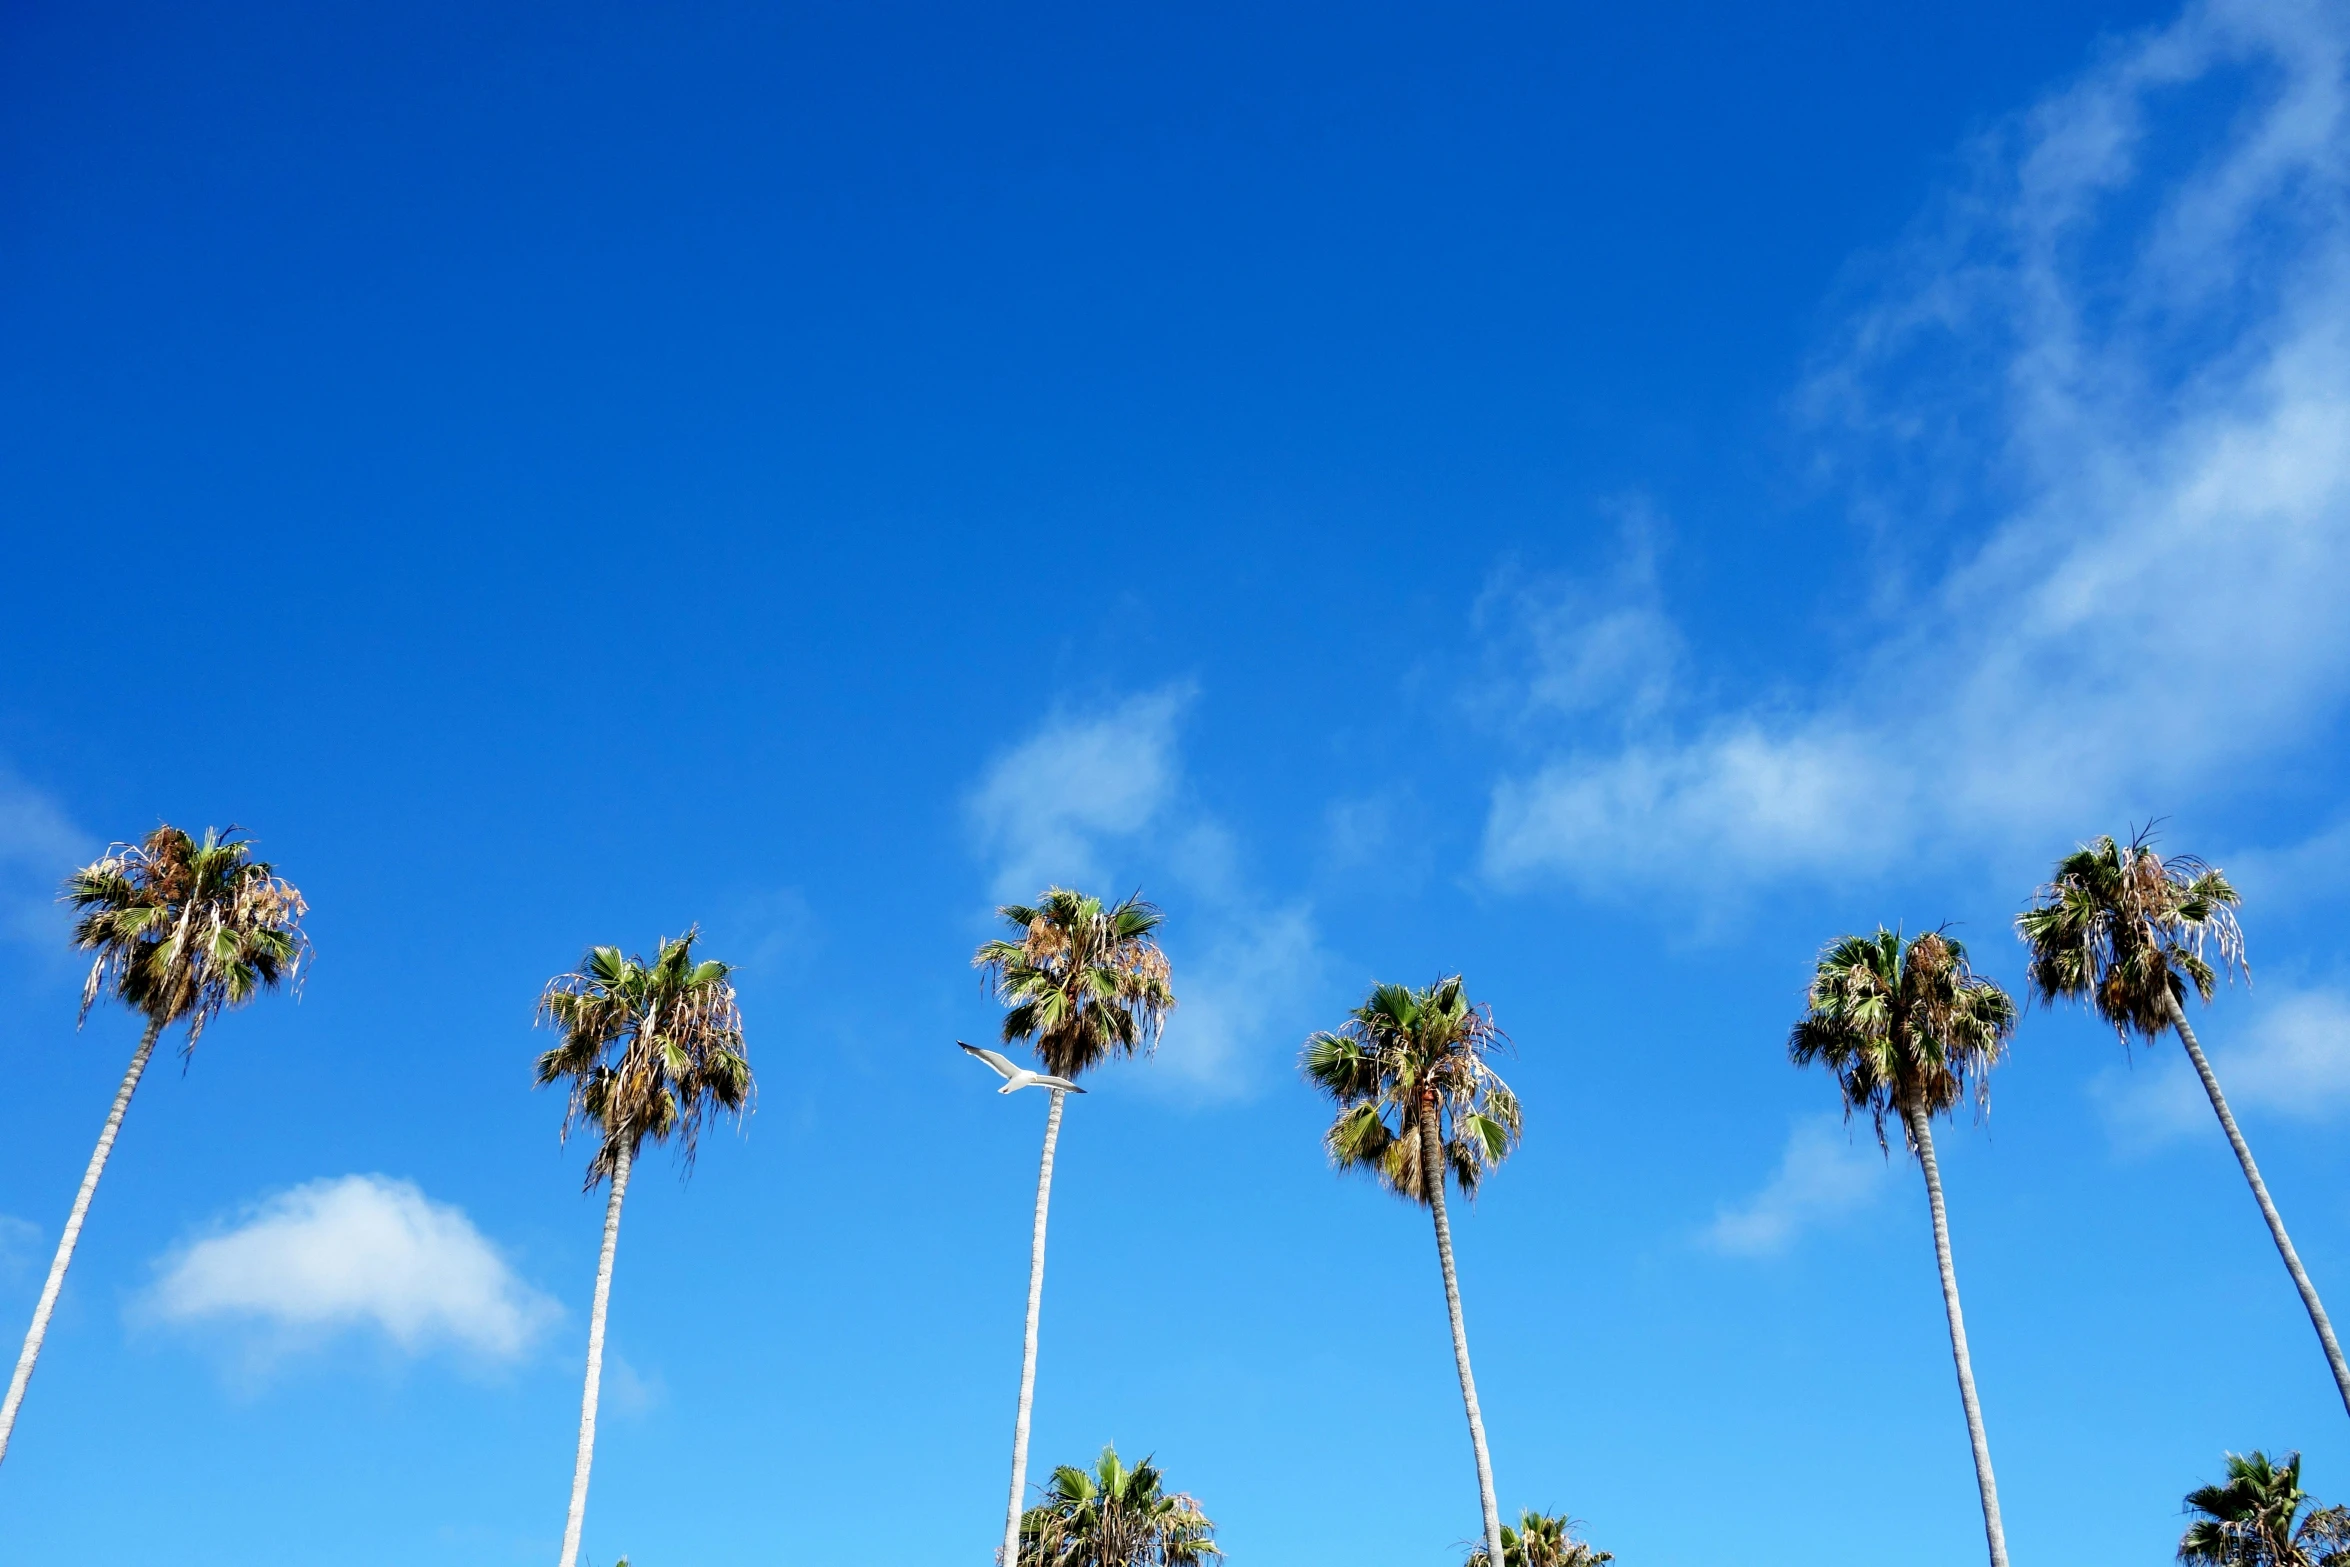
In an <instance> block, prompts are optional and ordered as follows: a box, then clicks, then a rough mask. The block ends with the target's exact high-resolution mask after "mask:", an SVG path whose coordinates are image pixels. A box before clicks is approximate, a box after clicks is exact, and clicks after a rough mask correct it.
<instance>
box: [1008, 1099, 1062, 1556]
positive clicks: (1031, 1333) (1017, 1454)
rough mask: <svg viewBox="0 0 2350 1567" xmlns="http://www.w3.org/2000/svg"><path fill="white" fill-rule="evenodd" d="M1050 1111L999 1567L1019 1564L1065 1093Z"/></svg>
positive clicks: (1031, 1240) (1038, 1169) (1038, 1172)
mask: <svg viewBox="0 0 2350 1567" xmlns="http://www.w3.org/2000/svg"><path fill="white" fill-rule="evenodd" d="M1052 1093H1053V1107H1052V1109H1051V1111H1050V1112H1048V1113H1047V1114H1046V1116H1045V1118H1044V1158H1043V1159H1042V1160H1041V1161H1039V1163H1038V1164H1037V1167H1036V1228H1035V1230H1034V1231H1033V1232H1032V1233H1031V1234H1030V1236H1029V1238H1028V1331H1027V1336H1026V1338H1025V1339H1024V1340H1023V1341H1022V1348H1021V1351H1020V1413H1019V1416H1018V1418H1017V1419H1015V1420H1014V1421H1013V1422H1012V1499H1011V1501H1010V1502H1009V1503H1008V1504H1007V1505H1006V1507H1005V1509H1004V1548H1003V1551H1002V1553H1001V1554H1000V1555H998V1556H997V1557H996V1560H997V1562H999V1563H1000V1564H1001V1567H1018V1563H1019V1561H1020V1502H1021V1499H1022V1493H1024V1492H1025V1491H1026V1490H1027V1489H1028V1411H1029V1407H1030V1405H1031V1404H1032V1403H1033V1401H1034V1399H1035V1397H1036V1322H1037V1318H1038V1316H1039V1315H1040V1314H1041V1313H1042V1312H1043V1310H1044V1221H1045V1214H1046V1211H1047V1210H1048V1209H1049V1208H1050V1207H1051V1206H1052V1200H1053V1148H1054V1146H1055V1145H1056V1144H1057V1143H1059V1142H1060V1140H1061V1100H1062V1098H1063V1096H1064V1095H1065V1094H1066V1093H1067V1090H1066V1089H1060V1088H1056V1089H1054V1090H1053V1091H1052Z"/></svg>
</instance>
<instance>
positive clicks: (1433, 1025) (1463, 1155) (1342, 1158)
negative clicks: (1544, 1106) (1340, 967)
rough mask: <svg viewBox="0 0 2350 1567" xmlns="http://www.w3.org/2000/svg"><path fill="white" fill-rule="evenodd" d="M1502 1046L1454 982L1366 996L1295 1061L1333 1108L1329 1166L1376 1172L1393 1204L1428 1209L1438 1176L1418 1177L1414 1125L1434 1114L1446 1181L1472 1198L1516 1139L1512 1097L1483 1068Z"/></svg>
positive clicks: (1326, 1141)
mask: <svg viewBox="0 0 2350 1567" xmlns="http://www.w3.org/2000/svg"><path fill="white" fill-rule="evenodd" d="M1504 1043H1505V1039H1504V1036H1503V1034H1502V1032H1501V1030H1500V1029H1498V1028H1496V1027H1495V1026H1494V1023H1493V1017H1492V1014H1491V1013H1490V1012H1489V1011H1488V1010H1487V1009H1486V1008H1485V1007H1483V1006H1481V1005H1478V1004H1476V1003H1473V1002H1471V1001H1470V1000H1469V998H1468V995H1467V992H1466V991H1465V990H1464V988H1463V986H1462V983H1461V978H1460V976H1459V975H1457V974H1455V975H1452V976H1450V977H1448V978H1445V979H1440V980H1438V981H1436V982H1435V983H1434V984H1432V985H1428V986H1425V987H1423V988H1421V989H1418V990H1415V989H1413V988H1411V987H1410V986H1408V985H1388V984H1382V985H1374V986H1372V987H1371V992H1370V994H1369V995H1368V996H1367V997H1365V998H1364V1001H1363V1004H1362V1005H1361V1006H1358V1007H1356V1008H1355V1009H1354V1011H1353V1012H1352V1013H1351V1014H1349V1015H1348V1018H1347V1021H1346V1022H1345V1024H1344V1025H1342V1026H1341V1027H1339V1028H1337V1029H1334V1030H1327V1031H1324V1032H1321V1033H1317V1034H1314V1035H1312V1036H1311V1037H1309V1038H1308V1039H1307V1040H1306V1043H1305V1048H1304V1051H1303V1052H1302V1053H1301V1055H1300V1056H1299V1060H1298V1066H1299V1069H1300V1070H1301V1071H1302V1072H1303V1073H1304V1074H1305V1079H1306V1081H1307V1082H1309V1083H1311V1084H1313V1085H1314V1087H1316V1088H1318V1089H1320V1090H1321V1091H1322V1093H1323V1094H1324V1096H1326V1097H1327V1098H1329V1099H1330V1100H1331V1101H1332V1103H1334V1104H1335V1105H1336V1106H1337V1107H1338V1109H1337V1114H1336V1116H1335V1117H1333V1118H1332V1120H1331V1122H1330V1127H1329V1130H1327V1131H1326V1132H1324V1133H1323V1134H1322V1145H1323V1147H1324V1148H1325V1149H1326V1150H1327V1151H1328V1153H1329V1155H1330V1162H1331V1163H1332V1164H1334V1165H1336V1166H1337V1167H1338V1168H1340V1169H1342V1170H1352V1169H1364V1170H1370V1171H1373V1172H1374V1173H1376V1174H1377V1175H1378V1177H1379V1178H1380V1180H1381V1181H1383V1182H1384V1183H1385V1184H1386V1186H1387V1187H1388V1189H1389V1190H1390V1191H1393V1192H1394V1193H1395V1194H1396V1195H1398V1196H1400V1197H1403V1198H1406V1199H1408V1200H1410V1201H1412V1202H1417V1203H1420V1204H1422V1205H1426V1204H1427V1203H1429V1202H1431V1201H1432V1200H1433V1193H1432V1188H1431V1186H1430V1184H1429V1183H1430V1180H1431V1179H1432V1178H1433V1179H1442V1175H1443V1173H1444V1172H1428V1171H1424V1170H1422V1169H1421V1164H1422V1159H1421V1151H1420V1137H1419V1133H1418V1120H1417V1117H1418V1115H1419V1112H1420V1110H1421V1109H1422V1107H1423V1106H1432V1107H1433V1108H1434V1110H1435V1112H1436V1116H1437V1135H1438V1140H1439V1144H1440V1146H1441V1149H1442V1159H1443V1163H1444V1171H1445V1172H1449V1173H1450V1174H1451V1176H1452V1181H1453V1185H1454V1186H1456V1187H1457V1188H1458V1189H1459V1190H1460V1191H1461V1193H1462V1194H1463V1195H1464V1196H1474V1195H1475V1194H1476V1190H1477V1185H1478V1183H1479V1182H1480V1181H1481V1180H1483V1179H1484V1177H1485V1175H1486V1172H1488V1171H1489V1170H1491V1169H1492V1168H1493V1167H1494V1166H1496V1165H1498V1164H1500V1163H1501V1162H1502V1161H1503V1160H1504V1159H1506V1158H1508V1157H1509V1155H1510V1151H1511V1150H1512V1149H1513V1148H1515V1147H1516V1146H1517V1143H1518V1140H1519V1137H1520V1135H1521V1130H1522V1121H1521V1112H1520V1110H1519V1106H1518V1099H1517V1096H1516V1095H1515V1094H1513V1093H1511V1092H1510V1088H1509V1085H1508V1084H1507V1083H1504V1082H1503V1081H1502V1080H1501V1077H1500V1074H1498V1073H1496V1072H1495V1071H1494V1070H1493V1067H1492V1065H1491V1064H1490V1063H1489V1062H1488V1061H1487V1060H1486V1057H1487V1055H1488V1054H1489V1053H1490V1052H1492V1051H1493V1050H1495V1049H1497V1048H1499V1047H1500V1046H1501V1045H1502V1044H1504Z"/></svg>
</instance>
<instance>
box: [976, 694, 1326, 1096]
mask: <svg viewBox="0 0 2350 1567" xmlns="http://www.w3.org/2000/svg"><path fill="white" fill-rule="evenodd" d="M1192 697H1193V692H1192V689H1191V688H1190V687H1189V686H1187V685H1177V686H1168V687H1164V688H1162V689H1160V690H1157V691H1151V692H1145V693H1143V694H1142V695H1139V696H1134V697H1129V698H1127V699H1125V700H1124V701H1121V702H1118V703H1116V704H1114V705H1112V706H1110V707H1108V708H1105V709H1103V710H1100V711H1098V712H1094V713H1072V712H1061V713H1057V714H1055V715H1054V716H1053V717H1052V718H1050V719H1048V720H1047V721H1046V722H1045V723H1044V724H1043V725H1042V726H1041V727H1040V728H1039V729H1038V730H1037V731H1036V732H1035V733H1033V734H1031V735H1029V736H1028V737H1026V738H1025V739H1023V740H1021V741H1019V742H1018V743H1017V744H1015V745H1013V746H1012V747H1010V748H1009V749H1008V750H1006V751H1004V752H1003V753H1001V754H1000V755H999V756H998V757H997V758H996V759H995V761H994V762H993V763H991V764H990V765H989V767H988V768H987V770H986V772H985V773H984V774H983V775H982V776H981V778H980V780H979V782H978V784H977V785H976V787H975V788H974V789H973V790H972V792H971V795H970V797H969V803H970V811H971V817H972V822H973V827H974V830H975V837H976V840H977V843H978V847H979V849H980V851H981V854H982V855H983V857H984V858H985V859H986V860H987V861H989V862H990V863H991V866H992V870H991V877H992V885H993V886H994V888H995V891H996V895H997V896H998V897H1002V898H1006V899H1014V898H1017V899H1022V900H1025V899H1027V898H1030V897H1032V896H1034V895H1035V893H1036V892H1037V891H1038V890H1039V889H1040V888H1042V887H1043V886H1045V885H1046V884H1047V883H1058V884H1060V885H1063V886H1078V887H1081V888H1083V889H1084V890H1086V891H1088V892H1097V893H1101V894H1103V895H1105V896H1117V895H1122V894H1123V893H1124V892H1125V891H1126V890H1128V887H1129V885H1130V883H1129V882H1128V881H1127V880H1124V879H1121V880H1118V881H1116V882H1115V883H1112V882H1111V881H1110V878H1111V877H1113V876H1117V877H1120V878H1128V877H1134V878H1139V876H1140V875H1141V874H1142V873H1143V872H1148V873H1150V875H1151V877H1152V878H1153V880H1152V885H1153V886H1157V885H1159V884H1160V883H1161V882H1162V881H1163V882H1164V883H1165V884H1168V885H1172V886H1173V887H1175V888H1177V889H1179V890H1180V891H1181V892H1182V893H1184V894H1185V897H1184V898H1183V900H1182V901H1183V910H1182V917H1178V918H1174V919H1171V920H1170V921H1169V923H1168V925H1167V927H1166V929H1165V931H1164V933H1163V934H1164V939H1165V942H1166V945H1167V948H1168V955H1169V957H1170V959H1171V960H1172V962H1173V963H1174V965H1175V969H1176V974H1175V992H1176V995H1177V997H1178V998H1179V1002H1178V1005H1177V1006H1176V1008H1175V1011H1174V1013H1173V1014H1172V1016H1171V1017H1170V1018H1169V1020H1168V1024H1167V1032H1166V1037H1165V1040H1164V1041H1163V1043H1162V1044H1161V1046H1160V1048H1159V1050H1158V1053H1157V1057H1156V1062H1155V1068H1156V1069H1155V1070H1154V1071H1153V1072H1152V1073H1151V1074H1150V1080H1151V1081H1153V1082H1156V1083H1159V1084H1162V1085H1168V1086H1172V1087H1173V1088H1175V1089H1176V1090H1178V1091H1179V1092H1180V1093H1181V1094H1182V1095H1184V1096H1186V1097H1191V1098H1196V1099H1224V1098H1236V1097H1242V1096H1245V1095H1247V1094H1248V1093H1250V1092H1252V1091H1254V1090H1255V1089H1256V1088H1257V1087H1258V1086H1260V1085H1261V1083H1262V1080H1263V1077H1264V1069H1263V1068H1264V1060H1265V1056H1266V1054H1267V1049H1266V1047H1267V1046H1269V1045H1272V1044H1275V1043H1277V1042H1286V1041H1288V1040H1289V1039H1291V1038H1294V1037H1295V1036H1298V1035H1300V1034H1302V1031H1303V1029H1302V1023H1301V1013H1302V1009H1303V1007H1304V1006H1305V1003H1306V1002H1307V1000H1308V999H1309V997H1310V996H1311V995H1312V993H1313V990H1314V988H1315V986H1316V985H1317V984H1318V983H1319V981H1320V978H1321V975H1322V973H1323V969H1324V966H1325V963H1324V956H1323V952H1322V948H1321V944H1320V937H1319V934H1318V931H1317V929H1316V925H1315V921H1314V916H1313V911H1312V909H1311V908H1310V907H1309V906H1308V905H1306V904H1305V903H1303V902H1282V901H1279V900H1276V899H1270V898H1267V897H1266V896H1264V895H1263V893H1262V892H1261V891H1260V890H1259V889H1257V888H1256V887H1255V886H1254V885H1253V884H1252V883H1251V880H1250V878H1249V877H1248V875H1247V874H1246V873H1245V871H1244V870H1243V867H1242V858H1243V856H1242V853H1241V850H1240V846H1239V844H1238V841H1237V840H1236V839H1235V838H1234V836H1233V834H1232V833H1231V831H1230V830H1229V829H1227V828H1226V827H1225V826H1224V825H1223V824H1222V823H1221V822H1219V821H1216V820H1215V819H1214V818H1212V817H1209V816H1207V815H1204V814H1202V813H1201V812H1199V811H1198V809H1197V808H1196V806H1194V805H1192V804H1191V802H1190V801H1189V800H1188V799H1187V798H1186V791H1185V789H1184V787H1183V780H1184V772H1183V760H1182V753H1181V747H1180V744H1179V740H1178V734H1177V727H1178V724H1179V723H1180V720H1181V718H1182V715H1183V713H1184V711H1185V709H1186V708H1187V707H1188V706H1189V705H1190V703H1191V701H1192ZM1195 933H1196V934H1195Z"/></svg>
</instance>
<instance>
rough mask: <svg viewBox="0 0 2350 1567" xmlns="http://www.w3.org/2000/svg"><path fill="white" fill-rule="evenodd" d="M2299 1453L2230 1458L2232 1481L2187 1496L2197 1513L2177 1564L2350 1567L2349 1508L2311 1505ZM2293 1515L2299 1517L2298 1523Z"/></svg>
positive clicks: (2182, 1540) (2182, 1543)
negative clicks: (2271, 1458) (2275, 1460)
mask: <svg viewBox="0 0 2350 1567" xmlns="http://www.w3.org/2000/svg"><path fill="white" fill-rule="evenodd" d="M2309 1502H2310V1496H2309V1494H2308V1493H2307V1492H2306V1491H2303V1490H2302V1489H2301V1455H2300V1454H2299V1453H2287V1454H2286V1455H2285V1461H2284V1462H2283V1463H2281V1464H2277V1463H2271V1462H2270V1461H2269V1457H2268V1455H2267V1454H2266V1453H2260V1452H2255V1453H2253V1454H2251V1455H2249V1456H2240V1455H2238V1454H2235V1453H2230V1454H2228V1478H2227V1480H2226V1482H2225V1483H2224V1484H2221V1485H2207V1486H2203V1487H2201V1488H2199V1489H2197V1490H2194V1491H2190V1492H2189V1493H2187V1511H2188V1512H2190V1513H2196V1514H2200V1515H2201V1516H2199V1517H2197V1518H2196V1520H2195V1521H2194V1522H2193V1523H2191V1524H2189V1525H2188V1526H2187V1532H2186V1534H2185V1535H2184V1536H2182V1537H2181V1538H2180V1540H2179V1560H2180V1561H2182V1562H2199V1563H2207V1564H2209V1567H2350V1507H2314V1506H2313V1507H2310V1510H2309V1511H2308V1512H2307V1513H2302V1512H2301V1509H2302V1508H2303V1507H2304V1506H2305V1505H2307V1504H2309ZM2296 1514H2299V1515H2300V1516H2299V1517H2298V1518H2296V1516H2295V1515H2296Z"/></svg>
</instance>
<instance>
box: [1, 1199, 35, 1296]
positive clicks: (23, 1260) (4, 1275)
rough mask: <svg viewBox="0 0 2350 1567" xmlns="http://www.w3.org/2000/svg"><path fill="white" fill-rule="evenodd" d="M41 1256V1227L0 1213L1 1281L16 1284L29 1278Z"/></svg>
mask: <svg viewBox="0 0 2350 1567" xmlns="http://www.w3.org/2000/svg"><path fill="white" fill-rule="evenodd" d="M40 1255H41V1227H40V1226H39V1225H37V1224H34V1223H32V1222H30V1221H29V1220H25V1219H19V1218H16V1217H15V1216H13V1215H11V1214H5V1213H0V1281H4V1282H8V1283H14V1282H15V1281H16V1280H18V1279H20V1278H24V1277H27V1276H29V1275H30V1274H31V1273H32V1271H33V1264H34V1263H36V1262H38V1261H39V1260H40Z"/></svg>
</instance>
